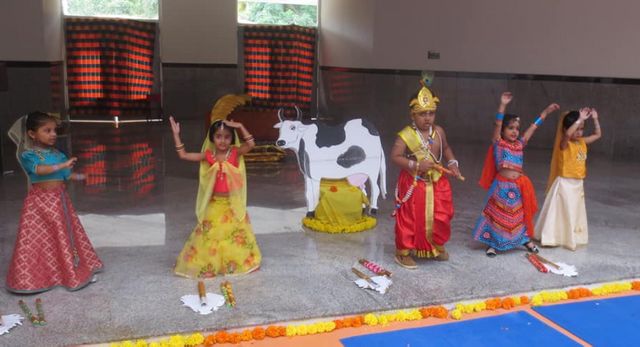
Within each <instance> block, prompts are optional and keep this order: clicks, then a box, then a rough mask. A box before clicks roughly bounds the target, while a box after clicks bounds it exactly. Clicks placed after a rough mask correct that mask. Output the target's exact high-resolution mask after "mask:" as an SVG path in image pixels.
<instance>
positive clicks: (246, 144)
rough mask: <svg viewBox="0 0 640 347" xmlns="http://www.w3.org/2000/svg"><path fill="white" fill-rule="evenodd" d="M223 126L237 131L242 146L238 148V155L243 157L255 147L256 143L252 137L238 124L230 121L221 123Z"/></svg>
mask: <svg viewBox="0 0 640 347" xmlns="http://www.w3.org/2000/svg"><path fill="white" fill-rule="evenodd" d="M223 122H224V124H225V125H227V126H229V127H231V128H234V129H236V130H237V131H238V134H239V135H240V137H241V138H242V144H241V145H240V147H238V155H244V154H246V153H248V152H249V151H251V150H252V149H253V147H255V146H256V141H255V140H254V139H253V135H251V134H249V132H248V131H247V129H246V128H245V127H244V125H242V123H240V122H234V121H233V119H232V120H225V121H223Z"/></svg>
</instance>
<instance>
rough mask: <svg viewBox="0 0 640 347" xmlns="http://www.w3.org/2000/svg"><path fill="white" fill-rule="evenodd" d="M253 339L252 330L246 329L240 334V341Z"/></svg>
mask: <svg viewBox="0 0 640 347" xmlns="http://www.w3.org/2000/svg"><path fill="white" fill-rule="evenodd" d="M252 339H253V335H252V334H251V330H249V329H246V330H243V331H242V332H241V333H240V340H242V341H251V340H252Z"/></svg>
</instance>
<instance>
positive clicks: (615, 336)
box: [534, 296, 640, 346]
mask: <svg viewBox="0 0 640 347" xmlns="http://www.w3.org/2000/svg"><path fill="white" fill-rule="evenodd" d="M534 309H535V310H536V311H537V312H538V313H540V314H541V315H543V316H545V317H546V318H547V319H549V320H551V321H553V322H554V323H556V324H558V325H560V326H561V327H563V328H565V329H567V330H568V331H570V332H571V333H572V334H574V335H576V336H578V337H579V338H581V339H583V340H584V341H586V342H588V343H589V344H592V345H594V346H638V345H640V296H625V297H621V298H613V299H603V300H593V301H583V302H576V303H572V304H559V305H552V306H542V307H535V308H534Z"/></svg>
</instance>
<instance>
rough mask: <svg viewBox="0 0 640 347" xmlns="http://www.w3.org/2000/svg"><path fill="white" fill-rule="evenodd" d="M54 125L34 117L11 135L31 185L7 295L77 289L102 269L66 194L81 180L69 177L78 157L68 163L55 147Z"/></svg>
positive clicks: (19, 123) (53, 121)
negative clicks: (72, 181) (69, 185)
mask: <svg viewBox="0 0 640 347" xmlns="http://www.w3.org/2000/svg"><path fill="white" fill-rule="evenodd" d="M57 123H58V119H57V118H55V117H53V116H51V115H49V114H46V113H43V112H32V113H29V114H28V115H27V116H24V117H22V118H20V119H19V120H18V121H16V123H15V124H14V125H13V126H12V127H11V129H10V130H9V137H10V138H11V140H13V141H14V142H15V143H16V145H17V146H18V151H17V154H18V159H19V161H20V165H21V166H22V168H23V169H24V171H25V173H26V174H27V178H28V181H29V185H30V186H29V192H28V193H27V197H26V198H25V199H24V205H23V208H22V215H21V216H20V227H19V229H18V235H17V237H16V243H15V247H14V249H13V257H12V259H11V263H10V264H9V271H8V273H7V283H6V287H7V290H9V291H11V292H15V293H37V292H42V291H45V290H49V289H51V288H54V287H57V286H62V287H65V288H66V289H68V290H77V289H80V288H83V287H84V286H85V285H87V284H89V283H90V282H92V281H93V280H95V277H94V274H95V273H96V272H98V271H100V270H101V269H102V262H101V261H100V259H99V258H98V255H97V254H96V252H95V250H94V249H93V246H92V245H91V241H90V240H89V238H88V237H87V234H86V233H85V231H84V229H83V228H82V224H80V219H78V215H77V214H76V211H75V209H74V208H73V205H72V204H71V199H69V195H68V194H67V192H66V190H65V185H64V182H65V181H66V180H68V179H83V176H82V175H80V174H74V173H72V172H71V168H73V165H74V164H75V162H76V160H77V158H71V159H69V158H67V156H65V155H64V154H63V153H62V152H60V151H58V150H57V149H56V148H55V143H56V138H57V134H56V127H57V125H58V124H57Z"/></svg>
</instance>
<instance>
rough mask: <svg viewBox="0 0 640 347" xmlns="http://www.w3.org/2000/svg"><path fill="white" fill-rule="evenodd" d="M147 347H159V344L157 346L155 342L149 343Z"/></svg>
mask: <svg viewBox="0 0 640 347" xmlns="http://www.w3.org/2000/svg"><path fill="white" fill-rule="evenodd" d="M149 347H161V346H160V344H159V343H157V342H151V343H150V344H149Z"/></svg>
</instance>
